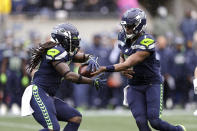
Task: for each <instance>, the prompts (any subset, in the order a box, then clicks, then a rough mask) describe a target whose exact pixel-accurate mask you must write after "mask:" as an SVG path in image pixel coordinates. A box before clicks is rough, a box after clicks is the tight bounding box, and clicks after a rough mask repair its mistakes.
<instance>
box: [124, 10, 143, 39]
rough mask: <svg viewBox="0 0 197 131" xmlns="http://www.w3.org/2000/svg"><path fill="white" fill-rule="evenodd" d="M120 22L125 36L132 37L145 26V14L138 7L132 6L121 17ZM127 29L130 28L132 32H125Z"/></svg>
mask: <svg viewBox="0 0 197 131" xmlns="http://www.w3.org/2000/svg"><path fill="white" fill-rule="evenodd" d="M120 24H121V25H122V28H123V30H124V32H125V33H126V37H127V38H130V39H132V38H133V37H135V36H136V35H137V34H139V33H140V32H142V31H144V30H145V28H146V14H145V12H144V11H142V10H141V9H139V8H132V9H129V10H127V11H126V12H125V13H124V14H123V16H122V19H121V22H120ZM127 29H131V30H132V33H129V34H128V33H127V31H126V30H127Z"/></svg>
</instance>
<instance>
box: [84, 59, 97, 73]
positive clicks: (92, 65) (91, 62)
mask: <svg viewBox="0 0 197 131" xmlns="http://www.w3.org/2000/svg"><path fill="white" fill-rule="evenodd" d="M97 59H98V57H97V58H96V57H93V56H90V58H89V59H88V60H87V62H86V63H85V64H88V68H87V71H91V72H94V71H95V70H97V69H98V68H99V64H98V62H97Z"/></svg>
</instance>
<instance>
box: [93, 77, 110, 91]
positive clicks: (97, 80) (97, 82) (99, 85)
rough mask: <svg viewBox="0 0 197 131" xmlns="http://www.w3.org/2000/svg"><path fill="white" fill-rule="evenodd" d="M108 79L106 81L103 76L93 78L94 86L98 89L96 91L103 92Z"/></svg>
mask: <svg viewBox="0 0 197 131" xmlns="http://www.w3.org/2000/svg"><path fill="white" fill-rule="evenodd" d="M106 82H107V79H104V76H103V74H100V75H98V76H96V77H95V78H93V82H92V85H93V86H94V87H95V88H96V90H97V91H98V90H102V88H103V87H104V85H106Z"/></svg>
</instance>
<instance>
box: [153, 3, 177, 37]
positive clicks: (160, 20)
mask: <svg viewBox="0 0 197 131" xmlns="http://www.w3.org/2000/svg"><path fill="white" fill-rule="evenodd" d="M157 14H158V16H157V17H155V19H154V22H153V33H154V34H155V35H156V36H159V35H162V36H166V35H169V34H171V35H173V36H174V35H175V34H176V32H177V24H176V21H175V20H174V18H173V17H172V16H170V15H169V14H168V10H167V9H166V7H164V6H160V7H158V9H157Z"/></svg>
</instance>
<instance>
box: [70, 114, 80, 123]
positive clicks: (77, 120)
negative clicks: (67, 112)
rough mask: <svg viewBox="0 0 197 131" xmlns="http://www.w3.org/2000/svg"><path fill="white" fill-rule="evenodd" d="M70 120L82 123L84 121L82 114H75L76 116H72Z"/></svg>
mask: <svg viewBox="0 0 197 131" xmlns="http://www.w3.org/2000/svg"><path fill="white" fill-rule="evenodd" d="M68 121H69V122H74V123H78V124H80V123H81V121H82V116H75V117H72V118H70V119H69V120H68Z"/></svg>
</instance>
